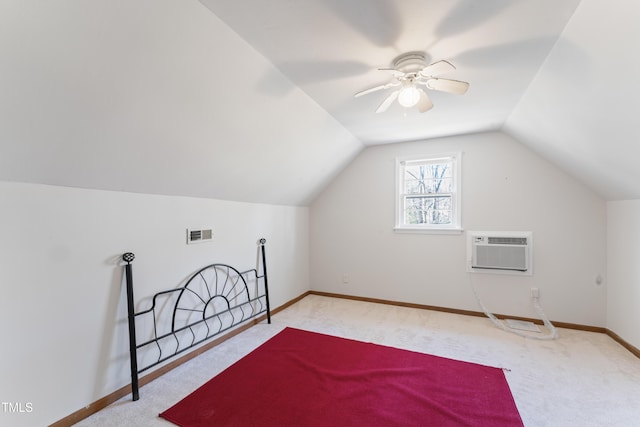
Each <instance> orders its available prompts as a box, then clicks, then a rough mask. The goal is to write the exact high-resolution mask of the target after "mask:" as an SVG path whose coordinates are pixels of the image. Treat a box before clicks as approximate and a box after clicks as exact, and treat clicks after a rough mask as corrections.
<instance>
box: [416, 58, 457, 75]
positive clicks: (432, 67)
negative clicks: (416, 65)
mask: <svg viewBox="0 0 640 427" xmlns="http://www.w3.org/2000/svg"><path fill="white" fill-rule="evenodd" d="M455 69H456V67H454V66H453V64H452V63H451V62H449V61H445V60H442V61H437V62H434V63H433V64H429V65H427V66H426V67H424V68H423V69H422V70H420V74H421V75H422V76H424V77H431V76H437V75H439V74H444V73H448V72H450V71H453V70H455Z"/></svg>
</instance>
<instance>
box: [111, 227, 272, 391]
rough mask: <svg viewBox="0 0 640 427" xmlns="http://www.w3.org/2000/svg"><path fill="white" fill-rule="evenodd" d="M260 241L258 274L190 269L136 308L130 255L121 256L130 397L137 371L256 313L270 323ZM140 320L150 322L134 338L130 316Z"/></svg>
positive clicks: (216, 268)
mask: <svg viewBox="0 0 640 427" xmlns="http://www.w3.org/2000/svg"><path fill="white" fill-rule="evenodd" d="M265 243H266V240H265V239H260V240H259V241H258V244H259V247H260V255H261V261H262V274H258V270H257V269H250V270H246V271H242V272H241V271H239V270H237V269H236V268H234V267H232V266H230V265H227V264H210V265H207V266H206V267H203V268H201V269H200V270H198V271H197V272H195V273H194V274H193V275H192V276H191V277H190V278H189V279H188V280H187V281H186V284H185V285H184V286H182V287H178V288H173V289H169V290H165V291H161V292H158V293H156V294H155V295H154V296H153V298H152V303H151V307H149V308H148V309H146V310H142V311H139V312H135V306H134V301H133V277H132V272H131V262H132V261H133V260H134V258H135V255H134V254H132V253H131V252H127V253H125V254H123V255H122V259H123V261H125V262H126V263H127V264H126V265H125V266H124V267H125V275H126V283H127V307H128V318H129V352H130V362H131V390H132V398H133V400H138V399H139V383H138V376H139V374H141V373H142V372H144V371H146V370H148V369H151V368H153V367H154V366H157V365H159V364H161V363H163V362H165V361H167V360H169V359H171V358H172V357H174V356H176V355H178V354H180V353H182V352H185V351H187V350H189V349H191V348H193V347H195V346H197V345H199V344H201V343H203V342H205V341H207V340H209V339H211V338H213V337H215V336H218V335H219V334H221V333H223V332H225V331H228V330H230V329H233V328H234V327H236V326H239V325H241V324H244V323H248V322H249V321H250V320H253V321H254V322H255V323H257V322H258V321H259V320H260V319H257V318H258V317H260V316H262V315H265V314H266V319H267V322H268V323H271V308H270V306H269V288H268V282H267V267H266V255H265V247H264V246H265ZM263 318H264V317H263ZM143 319H145V320H147V322H146V323H145V324H149V325H150V326H148V327H147V329H146V330H145V331H144V332H143V333H144V336H145V337H146V338H147V339H145V340H144V341H143V342H141V343H139V342H138V340H137V338H138V336H137V335H136V326H137V322H136V321H138V323H140V322H141V321H142V320H143ZM149 319H151V321H150V322H149ZM140 356H142V359H141V357H140ZM139 360H140V363H139Z"/></svg>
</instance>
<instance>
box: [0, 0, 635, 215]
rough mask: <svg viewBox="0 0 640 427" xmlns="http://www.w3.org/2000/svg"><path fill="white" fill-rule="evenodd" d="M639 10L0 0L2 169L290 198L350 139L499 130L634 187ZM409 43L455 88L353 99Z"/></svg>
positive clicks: (111, 183)
mask: <svg viewBox="0 0 640 427" xmlns="http://www.w3.org/2000/svg"><path fill="white" fill-rule="evenodd" d="M637 22H640V4H639V5H636V4H635V3H633V2H626V1H621V0H614V1H610V2H602V1H601V0H582V1H579V0H518V1H515V0H514V1H511V0H483V1H477V0H458V1H453V0H420V1H418V0H350V1H342V0H300V1H293V0H269V1H261V0H242V1H226V0H200V1H197V0H183V1H176V0H131V1H124V0H116V1H113V0H94V1H92V2H86V1H82V0H52V1H48V2H37V1H24V0H5V1H3V2H0V179H1V180H6V181H23V182H36V183H44V184H53V185H66V186H74V187H87V188H98V189H107V190H117V191H132V192H144V193H157V194H170V195H186V196H196V197H211V198H221V199H228V200H241V201H251V202H260V203H276V204H292V205H306V204H308V203H309V202H310V201H311V200H312V199H313V198H314V196H315V195H316V194H317V193H318V192H319V191H320V190H321V189H322V188H323V187H324V185H326V183H327V182H328V181H329V180H331V179H332V177H333V176H335V174H336V173H338V172H339V171H340V170H341V169H342V168H343V167H344V166H345V165H346V164H347V163H348V162H349V161H350V160H351V159H352V158H353V157H354V156H355V155H357V153H358V152H359V151H360V150H362V148H363V147H365V146H367V145H373V144H383V143H393V142H399V141H408V140H419V139H428V138H434V137H440V136H448V135H455V134H462V133H472V132H482V131H488V130H503V131H505V132H507V133H510V134H511V135H513V136H515V137H516V138H517V139H518V140H520V141H521V142H523V143H524V144H527V145H528V146H530V147H531V148H532V149H533V150H535V151H537V152H539V153H540V154H542V155H543V156H545V157H547V158H548V159H549V160H551V161H552V162H555V163H556V164H558V165H560V166H561V167H563V168H564V169H565V170H567V171H568V173H570V174H573V175H574V176H576V177H578V178H579V179H581V180H583V181H584V182H585V183H587V184H588V185H590V186H591V187H592V188H594V189H595V190H596V191H598V192H599V194H601V195H602V196H603V197H605V198H608V199H622V198H640V168H637V167H635V163H636V162H635V157H636V154H640V149H638V148H637V146H638V142H637V141H638V136H640V135H639V131H638V129H637V126H634V124H635V123H634V118H635V117H634V115H635V113H636V112H637V111H639V109H638V108H636V107H638V103H639V102H640V101H638V99H640V97H639V96H638V95H640V93H638V92H639V91H640V89H639V88H638V85H637V84H636V83H635V80H634V79H633V77H635V75H636V74H638V73H637V72H638V71H640V59H638V55H637V54H635V51H634V46H633V45H632V44H633V43H634V42H635V40H638V39H639V37H638V36H640V29H638V27H639V26H638V25H637ZM413 50H421V51H424V52H426V54H427V56H428V58H429V59H430V60H433V61H435V60H438V59H447V60H450V61H451V62H452V63H453V64H454V65H456V67H457V70H456V71H455V72H453V73H451V74H450V75H446V76H445V77H450V78H455V79H460V80H465V81H469V82H470V83H471V87H470V89H469V91H468V92H467V94H465V95H463V96H456V95H451V94H445V93H437V92H430V96H431V98H432V101H433V103H434V108H433V109H432V110H431V111H429V112H427V113H425V114H419V113H417V111H413V110H405V109H402V108H401V107H399V106H398V105H393V106H392V107H391V108H390V109H389V110H388V111H387V112H386V113H384V114H375V113H374V111H375V109H376V107H377V105H378V104H379V103H380V102H381V101H382V99H384V96H385V94H384V93H382V92H380V93H375V94H370V95H367V96H364V97H361V98H357V99H354V98H353V94H354V93H356V92H358V91H360V90H362V89H365V88H368V87H371V86H375V85H378V84H381V83H385V82H386V81H388V76H387V75H384V74H383V73H382V72H380V71H378V70H377V68H379V67H387V66H389V65H390V62H391V61H392V59H393V58H394V57H396V56H397V55H398V54H400V53H403V52H406V51H413Z"/></svg>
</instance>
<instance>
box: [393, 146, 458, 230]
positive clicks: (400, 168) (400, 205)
mask: <svg viewBox="0 0 640 427" xmlns="http://www.w3.org/2000/svg"><path fill="white" fill-rule="evenodd" d="M437 161H450V162H451V165H452V168H453V171H452V178H453V190H452V192H451V211H452V212H451V218H452V220H451V223H450V224H405V223H404V221H405V212H404V209H405V208H404V207H405V197H406V195H405V194H404V184H405V183H404V167H405V164H407V163H416V162H437ZM461 202H462V152H455V153H444V154H433V155H425V156H413V157H402V158H396V195H395V210H396V223H395V227H394V230H395V231H396V232H401V233H402V232H404V233H431V234H460V233H461V232H462V203H461Z"/></svg>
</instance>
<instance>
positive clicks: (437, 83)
mask: <svg viewBox="0 0 640 427" xmlns="http://www.w3.org/2000/svg"><path fill="white" fill-rule="evenodd" d="M424 85H425V86H426V87H428V88H429V89H433V90H439V91H442V92H448V93H455V94H456V95H462V94H463V93H465V92H466V91H467V89H469V83H467V82H462V81H460V80H451V79H438V78H433V79H429V80H427V81H426V83H424Z"/></svg>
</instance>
